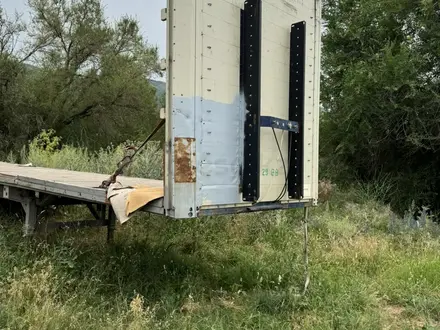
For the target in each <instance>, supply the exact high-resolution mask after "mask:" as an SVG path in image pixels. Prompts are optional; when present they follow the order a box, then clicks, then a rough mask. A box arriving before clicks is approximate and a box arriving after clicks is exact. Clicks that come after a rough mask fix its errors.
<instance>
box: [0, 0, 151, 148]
mask: <svg viewBox="0 0 440 330" xmlns="http://www.w3.org/2000/svg"><path fill="white" fill-rule="evenodd" d="M29 9H30V14H31V23H30V24H29V25H28V26H25V25H24V24H23V23H22V22H21V21H20V19H19V17H17V18H15V19H10V18H8V17H7V16H6V14H5V13H4V12H3V11H0V76H1V78H0V82H3V83H2V89H0V93H1V94H0V115H1V116H2V118H4V120H2V122H1V123H0V136H1V137H3V138H2V139H1V141H2V142H1V145H0V150H1V151H3V152H5V153H6V152H8V151H10V150H13V149H18V148H19V147H20V146H22V145H24V144H25V143H26V142H28V141H29V140H31V139H33V138H34V137H35V136H36V135H37V134H39V133H40V132H41V131H42V130H43V129H54V130H55V131H56V132H57V134H59V135H60V136H61V137H62V138H63V141H65V142H66V143H75V144H81V145H83V146H87V147H89V148H92V149H99V148H102V147H105V146H107V145H109V144H110V143H116V144H119V143H122V142H123V141H125V140H127V139H129V138H130V139H141V138H143V137H144V136H145V135H147V134H148V133H149V132H150V131H151V129H152V127H153V126H154V125H155V121H156V120H155V119H154V118H157V117H158V109H157V108H158V106H157V100H156V90H155V88H154V87H153V86H152V85H151V84H150V82H149V78H150V76H151V75H152V74H154V73H156V72H157V69H158V66H157V57H158V55H157V49H156V48H153V47H151V46H150V45H149V44H148V43H147V42H146V41H145V40H144V38H143V37H142V36H141V33H140V30H139V26H138V23H137V21H135V20H133V19H132V18H130V17H122V18H120V19H119V20H118V21H117V22H116V23H114V24H112V23H110V22H109V21H107V19H106V18H105V17H104V14H103V7H102V4H101V2H100V1H99V0H80V1H72V0H61V1H53V0H29ZM19 33H26V35H27V37H26V41H27V43H26V46H25V47H23V49H21V50H20V51H18V50H16V49H15V47H14V45H15V43H14V41H15V40H16V38H18V35H19ZM30 61H31V63H32V65H29V64H27V63H30ZM25 63H26V64H25Z"/></svg>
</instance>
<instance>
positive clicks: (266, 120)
mask: <svg viewBox="0 0 440 330" xmlns="http://www.w3.org/2000/svg"><path fill="white" fill-rule="evenodd" d="M260 126H261V127H272V128H276V129H280V130H283V131H289V132H293V133H298V132H299V124H298V123H297V122H296V121H292V120H286V119H280V118H276V117H271V116H261V117H260Z"/></svg>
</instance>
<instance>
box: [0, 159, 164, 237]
mask: <svg viewBox="0 0 440 330" xmlns="http://www.w3.org/2000/svg"><path fill="white" fill-rule="evenodd" d="M108 177H109V176H108V175H105V174H98V173H87V172H78V171H69V170H63V169H53V168H43V167H33V166H23V165H18V164H11V163H4V162H0V198H2V199H6V200H11V201H14V202H19V203H21V204H22V206H23V208H24V211H25V213H26V219H25V224H24V234H25V235H31V234H32V233H33V232H34V230H35V229H36V227H37V225H38V220H39V219H38V218H39V217H38V215H39V213H40V211H41V210H42V209H44V208H46V207H48V206H51V205H87V206H88V208H89V210H90V212H91V214H92V215H93V216H94V218H95V219H94V220H90V221H75V222H68V223H66V222H55V223H51V224H50V225H49V226H50V227H52V228H53V227H66V226H67V227H69V226H79V227H84V226H108V228H109V236H112V231H113V230H114V225H115V223H114V220H115V214H114V210H113V207H112V205H111V202H110V200H109V199H108V197H107V191H106V190H105V189H102V188H99V185H100V184H101V182H102V181H104V180H106V179H108ZM118 181H119V182H120V184H121V185H122V186H124V187H132V186H144V187H152V188H156V187H163V181H161V180H152V179H143V178H133V177H125V176H121V177H118ZM145 210H146V211H148V212H153V213H158V214H163V213H164V211H163V198H157V199H155V200H154V201H153V202H152V203H151V205H148V206H146V207H145Z"/></svg>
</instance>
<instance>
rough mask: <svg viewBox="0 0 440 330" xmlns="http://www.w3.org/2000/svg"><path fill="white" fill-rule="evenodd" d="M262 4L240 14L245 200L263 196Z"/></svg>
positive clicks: (257, 1)
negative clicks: (261, 186)
mask: <svg viewBox="0 0 440 330" xmlns="http://www.w3.org/2000/svg"><path fill="white" fill-rule="evenodd" d="M261 9H262V7H261V0H247V1H245V2H244V9H243V10H241V34H240V92H241V93H242V94H243V96H244V101H245V106H246V117H245V122H244V146H243V149H244V155H243V169H242V171H243V172H242V193H243V200H244V201H248V202H255V201H257V200H258V198H259V196H260V175H259V174H260V112H261V111H260V106H261V97H260V95H261V17H262V10H261Z"/></svg>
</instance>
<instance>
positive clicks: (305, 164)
mask: <svg viewBox="0 0 440 330" xmlns="http://www.w3.org/2000/svg"><path fill="white" fill-rule="evenodd" d="M320 2H321V1H320V0H247V1H243V0H169V1H168V7H167V11H166V14H165V15H164V16H165V17H164V20H165V19H166V21H167V36H168V42H167V106H166V115H165V117H166V150H165V151H166V152H165V155H166V158H165V164H166V167H165V173H166V175H165V200H164V205H165V208H166V209H167V215H169V216H171V217H176V218H188V217H196V216H197V215H199V214H216V213H229V212H235V211H249V210H263V209H270V208H285V207H301V206H303V205H305V204H313V203H315V202H316V200H317V196H318V138H319V133H318V130H319V85H320V43H321V41H320V35H321V24H320V18H321V14H320V10H321V3H320Z"/></svg>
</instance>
